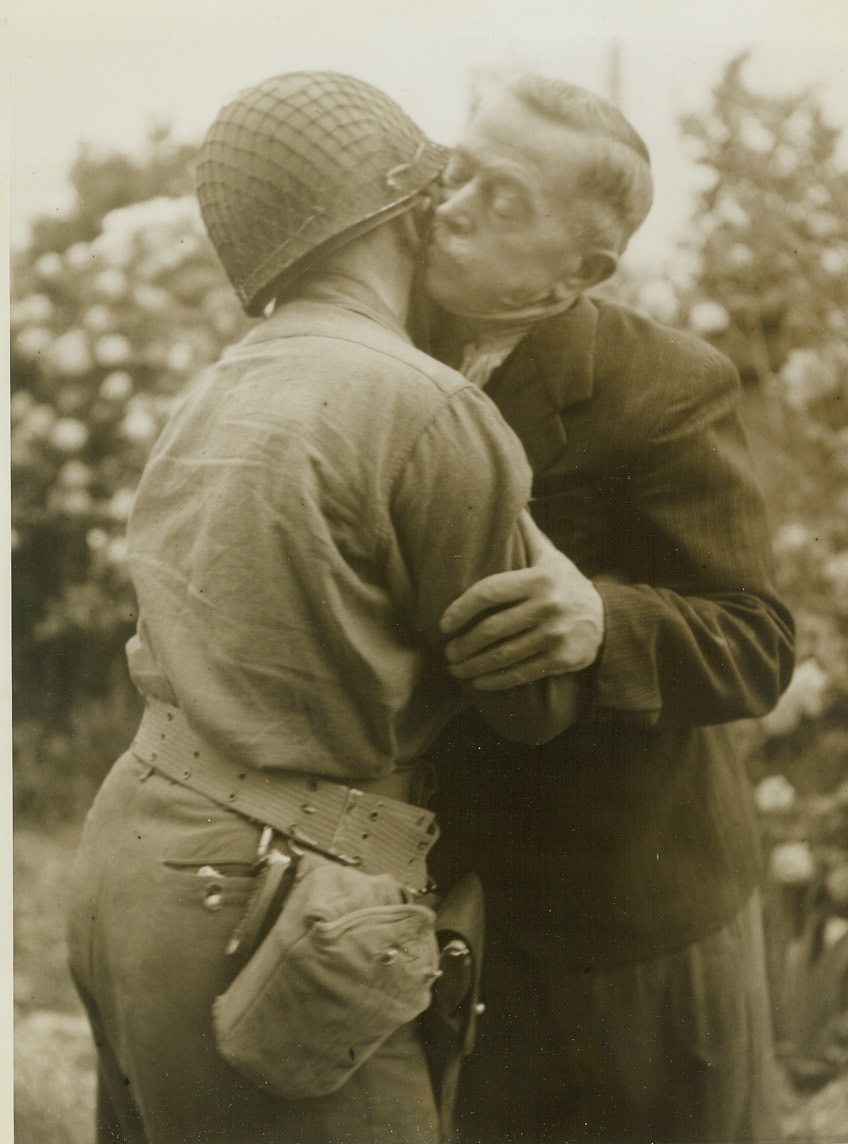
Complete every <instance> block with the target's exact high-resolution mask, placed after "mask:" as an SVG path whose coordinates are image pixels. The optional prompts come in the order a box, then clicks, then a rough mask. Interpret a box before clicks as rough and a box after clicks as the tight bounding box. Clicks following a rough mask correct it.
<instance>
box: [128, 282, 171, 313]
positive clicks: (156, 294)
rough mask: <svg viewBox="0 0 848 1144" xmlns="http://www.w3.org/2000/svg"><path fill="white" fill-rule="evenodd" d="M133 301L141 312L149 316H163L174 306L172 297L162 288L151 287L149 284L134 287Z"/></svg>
mask: <svg viewBox="0 0 848 1144" xmlns="http://www.w3.org/2000/svg"><path fill="white" fill-rule="evenodd" d="M132 300H133V302H134V304H135V305H136V306H138V308H139V309H140V310H145V311H146V312H147V313H148V314H162V313H164V312H165V311H166V310H168V309H170V307H171V305H172V299H171V295H170V294H169V293H168V291H167V290H163V289H162V288H161V287H160V286H151V285H149V284H148V283H147V282H140V283H139V284H138V285H137V286H134V287H133V292H132Z"/></svg>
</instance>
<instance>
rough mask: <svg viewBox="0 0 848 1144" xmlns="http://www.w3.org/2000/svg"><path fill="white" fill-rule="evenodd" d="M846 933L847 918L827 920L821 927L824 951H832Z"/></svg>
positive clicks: (847, 931)
mask: <svg viewBox="0 0 848 1144" xmlns="http://www.w3.org/2000/svg"><path fill="white" fill-rule="evenodd" d="M846 933H848V918H840V917H831V918H828V919H827V921H826V922H825V923H824V926H823V927H822V945H823V946H824V948H825V949H832V948H833V946H835V945H836V943H837V942H838V941H842V939H843V938H844V937H845V935H846Z"/></svg>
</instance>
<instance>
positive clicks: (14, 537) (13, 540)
mask: <svg viewBox="0 0 848 1144" xmlns="http://www.w3.org/2000/svg"><path fill="white" fill-rule="evenodd" d="M20 546H21V534H20V533H19V532H18V530H17V529H16V528H13V529H12V531H11V532H10V533H9V548H10V549H11V550H12V552H17V551H18V549H19V548H20Z"/></svg>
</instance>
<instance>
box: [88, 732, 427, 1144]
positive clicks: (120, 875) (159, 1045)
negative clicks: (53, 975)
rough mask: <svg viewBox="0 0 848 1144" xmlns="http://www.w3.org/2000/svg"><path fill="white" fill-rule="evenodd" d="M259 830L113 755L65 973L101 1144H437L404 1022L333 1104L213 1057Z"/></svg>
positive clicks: (94, 821) (420, 1068)
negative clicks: (87, 1048)
mask: <svg viewBox="0 0 848 1144" xmlns="http://www.w3.org/2000/svg"><path fill="white" fill-rule="evenodd" d="M259 833H260V832H259V829H258V827H256V826H254V825H252V824H251V823H250V822H248V821H247V820H246V819H243V818H241V817H240V816H238V815H236V814H232V813H230V812H228V811H226V810H224V809H221V808H218V807H217V806H216V805H215V804H213V803H211V802H209V801H208V800H206V799H204V798H202V797H200V796H198V795H195V794H193V793H191V792H190V791H188V790H186V789H185V788H183V787H181V786H179V785H178V784H175V783H172V782H170V781H169V780H167V779H165V778H163V777H161V776H160V775H158V774H156V773H151V772H150V769H149V768H148V767H145V766H144V765H143V764H141V763H139V762H138V761H137V760H136V759H135V758H134V757H133V756H132V755H131V754H127V755H125V756H123V757H122V758H121V759H120V760H119V761H118V762H117V763H116V764H115V767H114V768H113V770H112V772H111V773H110V775H109V776H108V778H107V780H106V782H105V784H104V786H103V788H102V789H101V791H100V793H99V794H98V796H97V799H96V800H95V803H94V806H93V807H92V810H91V812H90V814H89V817H88V820H87V822H86V826H85V829H84V832H83V838H82V843H81V846H80V850H79V854H78V858H77V862H76V865H75V869H74V873H73V876H72V879H71V887H70V931H69V935H70V953H71V969H72V973H73V975H74V979H75V981H76V984H77V988H78V989H79V992H80V995H81V997H82V999H83V1001H84V1003H85V1005H86V1007H87V1010H88V1013H89V1018H90V1021H91V1026H92V1032H93V1035H94V1038H95V1041H96V1043H97V1049H98V1057H99V1107H98V1144H107V1142H108V1144H283V1142H284V1144H342V1142H343V1144H387V1142H388V1141H391V1142H392V1144H436V1142H437V1140H438V1125H437V1114H436V1109H435V1104H434V1100H433V1095H432V1088H431V1084H430V1080H429V1075H428V1072H427V1066H426V1061H425V1058H424V1054H423V1050H422V1047H421V1043H420V1039H419V1036H418V1031H417V1028H416V1027H415V1026H414V1025H410V1026H405V1027H404V1028H402V1029H400V1030H399V1031H398V1032H397V1033H396V1034H394V1035H393V1036H392V1037H390V1038H389V1040H388V1041H386V1042H385V1043H384V1044H383V1046H382V1047H381V1048H380V1049H379V1050H378V1051H377V1052H376V1053H375V1054H374V1056H372V1057H371V1058H370V1059H369V1060H368V1061H366V1062H365V1064H363V1065H362V1067H361V1068H360V1069H358V1070H357V1072H355V1073H354V1075H353V1076H352V1078H351V1079H350V1080H349V1081H348V1082H347V1083H346V1084H345V1085H344V1086H343V1087H342V1088H341V1089H340V1090H339V1091H338V1092H335V1093H332V1094H331V1095H329V1096H324V1097H315V1098H311V1099H305V1100H297V1101H286V1100H281V1099H279V1098H277V1097H275V1096H273V1095H270V1094H269V1093H267V1092H264V1091H262V1090H260V1089H259V1088H258V1087H256V1086H254V1085H253V1084H251V1083H250V1082H249V1081H247V1080H245V1079H243V1078H242V1077H241V1076H240V1075H239V1074H238V1073H237V1072H236V1071H235V1070H234V1069H233V1068H232V1067H231V1066H230V1065H229V1064H228V1063H227V1062H226V1061H225V1060H224V1059H223V1057H221V1055H220V1054H219V1052H218V1050H217V1047H216V1044H215V1038H214V1032H213V1025H212V1004H213V1001H214V999H215V997H216V996H217V995H218V994H220V993H222V992H223V991H224V990H225V989H226V988H227V986H228V985H229V983H230V981H231V979H232V977H233V975H234V969H233V967H232V966H230V965H229V964H228V959H227V957H226V955H225V952H224V951H225V947H226V945H227V941H228V939H229V938H230V936H231V934H232V932H233V930H234V929H235V927H236V924H237V922H238V920H239V917H240V916H241V914H242V911H243V909H244V907H245V904H246V902H247V898H248V895H249V893H250V891H251V889H252V887H253V876H252V875H251V874H250V872H249V869H250V865H251V863H252V861H253V859H254V857H255V854H256V848H257V843H258V839H259Z"/></svg>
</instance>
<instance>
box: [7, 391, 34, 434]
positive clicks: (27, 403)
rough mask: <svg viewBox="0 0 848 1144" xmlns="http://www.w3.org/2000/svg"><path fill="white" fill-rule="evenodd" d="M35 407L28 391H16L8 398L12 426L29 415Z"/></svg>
mask: <svg viewBox="0 0 848 1144" xmlns="http://www.w3.org/2000/svg"><path fill="white" fill-rule="evenodd" d="M33 405H35V398H34V397H33V396H32V394H31V393H30V391H29V390H28V389H17V390H15V392H14V393H13V394H12V396H11V397H10V398H9V414H10V416H11V420H12V424H13V425H17V423H18V422H19V421H20V420H21V419H22V418H23V417H25V416H26V415H27V413H29V411H30V409H32V407H33Z"/></svg>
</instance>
